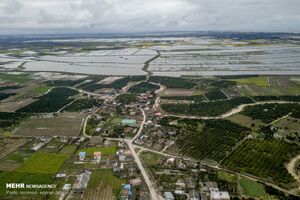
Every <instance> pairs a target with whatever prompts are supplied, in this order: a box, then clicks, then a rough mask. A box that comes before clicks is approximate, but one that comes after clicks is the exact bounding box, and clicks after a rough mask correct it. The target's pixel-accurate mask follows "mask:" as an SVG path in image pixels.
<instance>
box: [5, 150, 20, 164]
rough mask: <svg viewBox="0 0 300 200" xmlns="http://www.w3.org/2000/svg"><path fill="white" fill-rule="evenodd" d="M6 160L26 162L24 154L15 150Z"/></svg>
mask: <svg viewBox="0 0 300 200" xmlns="http://www.w3.org/2000/svg"><path fill="white" fill-rule="evenodd" d="M5 160H6V161H12V162H17V163H22V162H24V155H22V154H21V153H18V152H15V153H12V154H10V155H9V156H7V157H6V158H5Z"/></svg>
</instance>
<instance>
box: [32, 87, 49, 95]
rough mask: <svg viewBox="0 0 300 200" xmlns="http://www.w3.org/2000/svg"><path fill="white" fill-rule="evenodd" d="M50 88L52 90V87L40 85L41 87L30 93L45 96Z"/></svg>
mask: <svg viewBox="0 0 300 200" xmlns="http://www.w3.org/2000/svg"><path fill="white" fill-rule="evenodd" d="M50 88H52V87H50V86H45V85H42V86H39V87H36V88H34V89H33V90H32V92H33V93H35V94H45V93H46V92H47V91H48V90H49V89H50Z"/></svg>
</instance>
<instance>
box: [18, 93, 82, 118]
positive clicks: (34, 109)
mask: <svg viewBox="0 0 300 200" xmlns="http://www.w3.org/2000/svg"><path fill="white" fill-rule="evenodd" d="M77 93H78V92H77V91H76V90H73V89H69V88H54V89H52V90H51V91H50V92H49V93H47V94H44V95H42V96H40V97H39V98H38V100H37V101H35V102H33V103H31V104H29V105H27V106H25V107H23V108H20V109H18V110H17V112H27V113H48V112H56V111H58V110H59V109H61V108H62V107H63V106H65V105H67V104H68V103H70V102H72V101H73V99H72V98H70V97H71V96H74V95H76V94H77Z"/></svg>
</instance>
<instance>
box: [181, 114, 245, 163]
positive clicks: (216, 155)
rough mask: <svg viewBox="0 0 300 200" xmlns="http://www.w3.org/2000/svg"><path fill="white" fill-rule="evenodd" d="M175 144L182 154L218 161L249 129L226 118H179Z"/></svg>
mask: <svg viewBox="0 0 300 200" xmlns="http://www.w3.org/2000/svg"><path fill="white" fill-rule="evenodd" d="M178 126H179V127H180V128H179V131H180V133H181V134H179V136H178V138H177V140H176V144H177V145H178V147H179V148H180V150H181V152H182V153H183V154H186V155H189V156H191V157H194V158H196V159H200V160H202V159H205V158H206V159H211V160H215V161H220V160H221V159H223V158H224V157H225V156H226V155H227V154H228V153H229V152H230V151H231V150H232V148H233V147H234V146H235V145H236V144H237V143H238V142H239V141H240V140H242V139H243V138H244V137H246V136H247V135H248V134H249V133H250V130H249V129H247V128H244V127H242V126H239V125H237V124H234V123H232V122H230V121H227V120H189V119H184V120H179V121H178Z"/></svg>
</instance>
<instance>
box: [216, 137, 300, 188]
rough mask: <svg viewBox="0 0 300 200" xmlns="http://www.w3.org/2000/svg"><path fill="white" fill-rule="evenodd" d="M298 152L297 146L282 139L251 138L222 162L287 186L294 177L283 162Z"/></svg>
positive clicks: (292, 181)
mask: <svg viewBox="0 0 300 200" xmlns="http://www.w3.org/2000/svg"><path fill="white" fill-rule="evenodd" d="M299 152H300V148H299V146H297V145H293V144H288V143H286V142H284V141H282V140H276V139H268V140H254V139H251V140H246V141H245V142H243V145H241V146H239V147H238V148H237V149H236V150H235V151H234V152H233V153H232V154H231V155H230V156H229V157H228V158H227V159H225V161H224V162H223V163H222V164H223V165H224V166H226V167H228V168H229V169H232V170H236V171H240V172H244V173H250V174H253V175H255V176H257V177H261V178H263V179H268V181H272V182H274V183H276V184H279V185H280V186H282V187H286V188H288V187H289V186H290V185H292V184H293V183H294V182H295V179H294V178H293V177H292V175H291V174H289V173H288V171H287V169H286V167H285V163H286V162H288V161H289V160H290V159H291V158H293V157H294V156H295V155H297V154H299Z"/></svg>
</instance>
